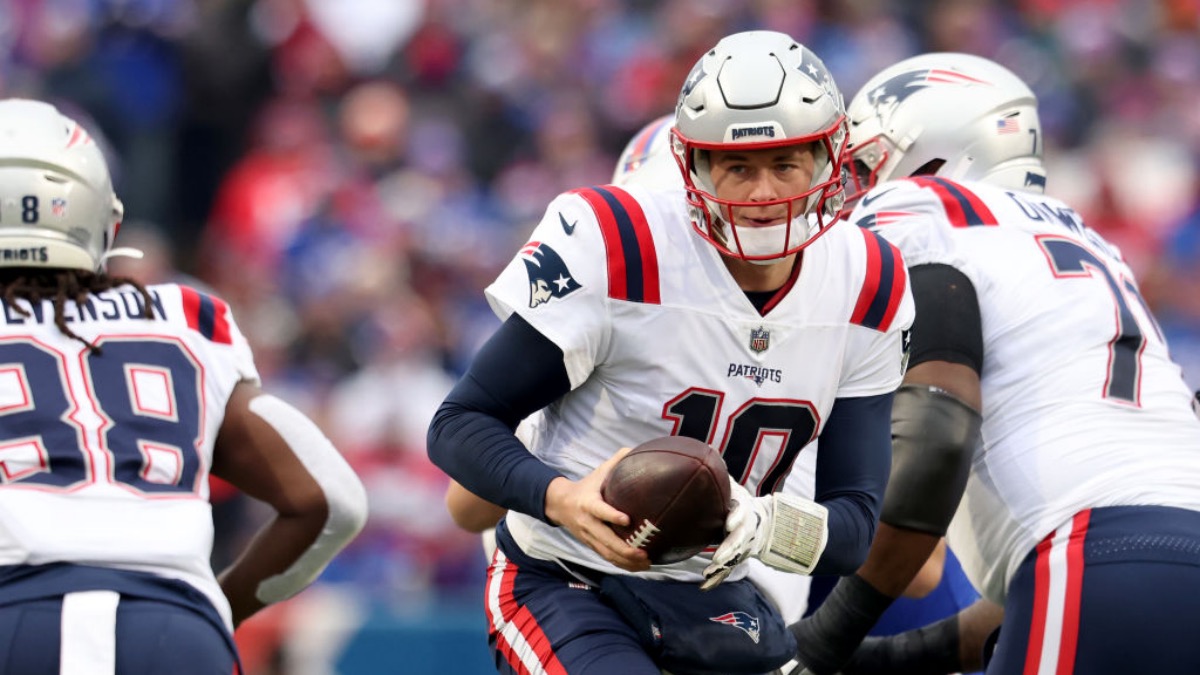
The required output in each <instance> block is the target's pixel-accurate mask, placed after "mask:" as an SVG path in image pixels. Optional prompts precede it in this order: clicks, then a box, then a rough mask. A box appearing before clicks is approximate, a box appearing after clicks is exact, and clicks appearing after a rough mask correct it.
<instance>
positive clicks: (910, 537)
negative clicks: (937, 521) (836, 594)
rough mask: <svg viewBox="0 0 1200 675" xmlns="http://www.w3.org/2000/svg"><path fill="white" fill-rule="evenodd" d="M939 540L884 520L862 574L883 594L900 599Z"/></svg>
mask: <svg viewBox="0 0 1200 675" xmlns="http://www.w3.org/2000/svg"><path fill="white" fill-rule="evenodd" d="M938 540H939V537H937V536H934V535H932V534H927V533H924V532H917V531H915V530H907V529H903V528H897V527H892V526H891V525H888V524H887V523H880V524H879V528H878V530H877V531H876V533H875V540H874V541H873V542H872V543H871V550H870V552H869V553H868V554H867V561H866V562H865V563H863V566H862V568H861V569H859V571H858V573H859V575H860V576H861V577H862V578H863V579H865V580H866V581H867V583H869V584H871V586H872V587H874V588H875V589H876V590H877V591H879V592H880V593H883V594H884V595H887V596H888V597H891V598H898V597H900V596H901V595H903V594H904V591H905V590H906V589H908V586H909V584H910V583H911V582H912V580H913V578H914V577H916V575H917V573H918V572H920V571H921V568H922V567H923V566H924V565H925V561H926V560H927V559H928V558H929V556H930V554H931V553H932V552H933V551H934V549H935V548H937V543H938Z"/></svg>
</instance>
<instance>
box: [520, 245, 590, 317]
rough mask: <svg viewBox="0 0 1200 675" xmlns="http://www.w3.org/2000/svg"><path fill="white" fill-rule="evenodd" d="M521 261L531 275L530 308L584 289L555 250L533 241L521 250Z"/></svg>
mask: <svg viewBox="0 0 1200 675" xmlns="http://www.w3.org/2000/svg"><path fill="white" fill-rule="evenodd" d="M520 256H521V261H522V262H524V263H525V272H526V273H527V274H528V275H529V306H530V307H531V308H532V307H537V306H538V305H541V304H543V303H547V302H550V301H551V300H553V299H555V298H562V297H565V296H567V295H569V294H571V293H574V292H575V291H577V290H579V289H580V288H583V287H582V286H581V285H580V284H579V282H578V281H575V278H574V277H573V276H571V270H569V269H567V264H566V263H564V262H563V259H562V258H561V257H559V255H558V253H556V252H555V251H554V249H552V248H550V246H549V245H548V244H543V243H542V242H540V241H531V242H529V243H528V244H525V247H524V248H522V249H521V253H520Z"/></svg>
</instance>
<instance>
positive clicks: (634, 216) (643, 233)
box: [605, 185, 662, 305]
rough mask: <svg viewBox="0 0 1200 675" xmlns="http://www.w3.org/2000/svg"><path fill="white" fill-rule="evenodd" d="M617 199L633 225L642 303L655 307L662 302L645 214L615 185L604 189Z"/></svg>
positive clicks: (652, 237) (652, 241)
mask: <svg viewBox="0 0 1200 675" xmlns="http://www.w3.org/2000/svg"><path fill="white" fill-rule="evenodd" d="M605 189H606V190H608V191H609V192H611V193H612V194H613V196H614V197H616V198H617V201H618V202H620V203H621V206H623V207H625V212H626V213H628V214H629V220H630V221H631V222H632V224H633V232H634V236H635V237H637V248H638V252H639V253H641V265H642V284H643V286H642V302H645V303H648V304H651V305H657V304H659V303H660V302H662V299H661V297H660V295H659V284H658V253H657V252H655V250H654V236H653V235H651V234H650V223H649V222H648V221H647V220H646V212H645V211H643V210H642V205H641V204H638V202H637V200H636V199H634V198H633V197H632V196H630V194H629V193H628V192H626V191H624V190H622V189H621V188H619V187H616V186H615V185H610V186H608V187H607V188H605Z"/></svg>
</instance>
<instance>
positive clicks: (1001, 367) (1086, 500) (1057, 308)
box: [797, 54, 1200, 675]
mask: <svg viewBox="0 0 1200 675" xmlns="http://www.w3.org/2000/svg"><path fill="white" fill-rule="evenodd" d="M849 115H850V118H851V141H850V150H849V152H850V154H851V155H852V157H853V159H854V163H855V167H856V169H857V171H856V175H858V176H861V177H864V178H866V179H867V183H868V185H870V184H875V183H876V182H879V183H880V184H879V185H878V186H877V187H875V188H874V189H872V190H871V191H870V192H868V193H867V194H866V195H865V196H864V197H863V198H862V199H861V200H860V201H859V203H858V205H857V207H856V208H855V210H854V211H853V212H852V213H851V215H850V220H851V221H852V222H853V223H855V224H856V225H859V226H860V227H867V228H870V229H872V230H874V231H877V232H879V233H880V234H882V235H884V236H885V237H886V238H887V239H888V240H889V241H891V242H892V243H894V244H895V245H896V246H898V247H900V249H901V251H902V252H903V254H904V257H905V260H906V262H907V263H908V265H909V271H910V274H911V275H912V282H913V294H914V298H915V300H916V303H917V311H918V313H917V320H916V323H915V324H914V327H913V333H912V357H911V361H910V364H909V371H908V375H907V377H906V378H905V385H904V387H902V388H901V393H899V394H898V395H897V399H896V413H897V415H898V416H902V417H904V419H905V420H906V424H904V425H903V426H902V427H901V428H900V429H899V431H898V432H897V436H896V445H895V447H896V456H895V461H896V462H897V463H898V464H900V465H902V466H901V467H900V468H901V471H900V472H899V473H900V475H901V477H900V478H899V480H897V477H896V474H895V473H894V474H893V484H892V485H889V487H888V497H887V498H886V499H885V506H884V514H885V516H884V520H885V523H886V522H887V520H888V518H887V514H888V513H889V511H890V512H891V513H892V514H893V516H894V527H892V528H891V529H890V530H889V529H888V528H887V527H886V526H884V528H883V529H881V533H880V537H879V538H878V539H877V541H876V542H875V545H874V546H873V548H872V552H871V557H870V559H869V561H868V564H867V565H866V566H865V567H864V570H863V571H862V572H860V575H861V576H857V577H855V579H857V580H858V582H859V585H860V586H861V585H862V580H863V579H864V578H866V579H867V580H868V581H870V582H871V583H872V584H874V587H873V588H872V587H870V586H868V589H867V590H865V591H864V590H862V589H861V588H860V589H858V590H854V589H853V588H850V584H845V583H844V584H840V585H839V591H841V595H840V601H841V602H839V603H838V604H837V606H835V607H832V608H831V610H830V611H829V612H826V613H824V614H823V613H822V612H821V611H818V612H817V615H816V616H814V617H813V619H812V620H806V622H804V623H802V625H801V626H799V627H798V628H799V630H798V631H797V632H798V633H799V635H800V636H801V637H806V638H810V639H808V640H802V643H801V654H802V660H803V662H804V663H805V664H806V665H807V666H808V667H809V670H810V672H814V673H826V672H833V671H834V670H837V669H838V667H839V666H841V664H840V663H839V661H840V660H841V659H842V658H844V656H845V655H846V651H845V650H844V648H845V647H846V646H847V643H849V646H850V647H853V644H854V642H856V641H857V640H856V638H857V637H861V633H860V632H859V630H860V627H861V626H860V624H861V623H862V622H863V620H864V619H869V618H870V615H871V614H874V613H875V611H876V610H877V608H878V606H879V605H881V604H882V605H883V606H886V604H887V602H890V599H889V598H886V597H881V596H885V595H886V594H887V593H888V592H889V591H891V590H894V588H895V586H892V588H891V589H889V588H888V584H889V583H890V584H897V583H903V579H897V578H896V576H897V574H896V571H897V570H901V569H912V564H914V563H913V561H914V560H919V559H920V558H921V555H923V554H924V550H926V549H927V547H928V546H929V545H930V542H932V541H935V540H936V535H937V534H938V529H939V528H944V523H945V521H946V516H948V515H949V514H950V513H951V512H953V510H954V509H953V507H954V506H955V505H956V504H957V503H958V500H959V495H960V493H961V492H962V490H963V485H964V482H963V480H962V478H965V477H967V476H968V475H969V478H968V479H967V480H966V481H965V495H964V496H963V497H962V502H961V505H960V506H959V507H958V509H957V512H956V514H955V515H954V520H953V523H951V525H950V529H949V542H950V546H951V548H952V549H953V550H954V551H955V552H956V553H957V554H958V555H959V557H960V559H961V560H962V563H963V567H964V569H965V571H966V573H967V575H968V576H969V578H970V579H971V581H972V583H973V584H974V585H975V586H976V587H977V588H978V589H979V590H980V592H981V593H982V594H983V595H984V597H985V598H986V599H987V600H988V601H991V602H992V603H995V604H996V605H1002V606H1003V616H1004V627H1003V630H1001V631H1000V633H999V641H998V643H997V644H996V648H995V652H994V657H993V658H992V660H991V662H990V664H989V666H988V670H987V672H988V673H989V674H993V673H999V674H1001V675H1007V674H1017V673H1023V674H1025V675H1028V674H1030V673H1041V674H1044V675H1050V674H1052V673H1054V674H1057V675H1069V674H1070V673H1117V672H1120V673H1133V672H1138V673H1143V672H1144V673H1151V672H1153V673H1180V674H1182V673H1196V672H1200V645H1198V644H1197V641H1196V640H1195V639H1193V637H1192V636H1191V632H1192V628H1191V626H1190V624H1188V622H1186V621H1179V620H1178V617H1183V616H1196V615H1197V614H1198V613H1200V593H1197V592H1196V591H1197V589H1200V421H1198V420H1197V418H1196V416H1195V415H1194V414H1193V412H1192V410H1191V408H1190V400H1191V392H1189V391H1188V389H1187V388H1186V386H1185V385H1184V383H1183V380H1182V377H1181V371H1180V368H1179V367H1178V366H1177V365H1176V364H1175V363H1173V362H1172V361H1171V359H1170V356H1169V354H1168V351H1167V345H1166V344H1165V343H1164V341H1163V339H1162V337H1161V334H1160V333H1159V331H1158V329H1157V326H1156V324H1155V322H1154V318H1153V316H1152V315H1151V313H1150V312H1149V310H1148V308H1147V307H1146V305H1145V304H1144V303H1143V301H1142V298H1141V296H1140V295H1139V293H1138V287H1137V283H1136V281H1135V280H1134V278H1133V274H1132V273H1131V271H1130V269H1129V267H1128V266H1127V265H1126V264H1125V263H1124V261H1123V260H1122V259H1121V254H1120V252H1119V251H1118V250H1117V249H1116V248H1115V247H1113V246H1111V245H1110V244H1108V243H1107V242H1105V241H1104V240H1103V239H1102V238H1101V237H1100V236H1099V235H1097V234H1096V233H1095V232H1093V231H1091V230H1090V229H1088V228H1087V227H1086V226H1085V225H1084V223H1083V221H1082V219H1081V218H1080V216H1079V214H1078V213H1076V212H1075V211H1074V210H1073V209H1071V208H1070V207H1069V206H1068V205H1066V204H1064V203H1062V202H1060V201H1057V200H1054V199H1051V198H1048V197H1045V196H1042V195H1041V194H1040V192H1041V188H1042V187H1043V186H1044V184H1045V174H1044V172H1043V171H1042V169H1041V162H1040V155H1041V143H1042V140H1041V138H1040V137H1039V133H1040V127H1039V125H1038V120H1037V115H1036V101H1035V99H1034V97H1033V94H1032V92H1030V91H1029V90H1028V88H1027V87H1026V86H1025V85H1024V84H1023V83H1021V82H1020V81H1019V79H1017V78H1016V77H1015V76H1014V75H1012V73H1010V72H1008V71H1006V70H1005V69H1003V68H1001V67H999V66H998V65H997V64H994V63H991V62H988V61H985V60H983V59H979V58H978V57H970V56H966V55H962V54H932V55H925V56H922V57H917V58H913V59H909V60H907V61H904V62H901V63H900V64H898V65H896V66H893V67H892V68H889V69H887V70H885V71H883V72H882V73H880V74H879V75H877V76H876V77H875V78H872V80H871V81H870V82H868V83H867V84H866V85H865V86H864V87H863V89H862V91H861V92H860V93H859V94H858V95H857V96H856V97H855V99H854V100H853V101H852V103H851V105H850V108H849ZM905 176H915V177H909V178H905ZM889 178H892V179H902V180H893V181H891V182H883V181H887V180H888V179H889ZM980 181H982V182H980ZM910 388H912V389H911V391H910ZM970 410H978V411H981V412H982V446H981V447H979V448H978V450H977V451H976V450H975V443H974V442H972V441H971V439H972V438H973V435H974V434H973V429H972V424H971V419H972V415H970V414H969V413H968V412H965V411H970ZM968 468H969V474H968V473H967V472H965V471H964V470H965V469H968ZM893 498H895V500H896V503H895V504H894V505H892V506H891V507H890V508H889V505H891V503H892V501H893ZM885 532H888V534H887V536H885ZM923 547H924V548H923ZM872 561H878V562H877V564H874V565H873V563H872ZM888 565H890V566H891V567H892V570H891V572H890V573H889V572H888V571H887V570H886V569H885V568H886V567H887V566H888ZM876 589H878V590H876ZM880 591H883V592H882V593H881V592H880ZM837 592H838V591H835V593H837ZM826 607H830V606H829V605H828V604H827V605H826ZM974 612H979V613H978V614H975V613H974ZM999 618H1000V613H999V612H998V611H996V610H995V609H990V610H989V609H988V606H987V604H986V603H982V604H980V605H979V606H978V607H974V608H970V609H968V610H965V611H964V614H963V615H962V616H961V617H957V618H956V617H952V618H950V619H948V620H946V621H943V622H941V623H939V624H935V625H933V626H931V627H928V628H925V629H922V630H920V631H917V632H915V633H910V634H904V635H902V636H900V637H896V638H887V639H882V640H872V641H871V642H870V643H868V644H867V645H865V646H864V648H863V649H862V650H861V651H860V653H859V654H858V655H857V656H856V657H855V661H854V662H852V663H851V664H849V665H847V666H846V667H845V668H843V672H846V673H865V672H880V673H885V672H886V673H893V672H951V671H953V670H957V669H960V668H969V667H977V666H978V665H979V664H978V661H979V659H980V656H979V654H978V652H977V651H976V647H977V646H979V645H981V644H982V642H983V638H984V637H985V636H986V635H987V634H988V632H990V630H991V628H993V627H994V626H995V625H996V623H997V622H998V621H999ZM960 619H961V620H960ZM823 639H824V640H823ZM814 644H821V645H822V647H823V648H822V649H820V650H813V649H810V647H812V646H813V645H814ZM980 651H981V650H980Z"/></svg>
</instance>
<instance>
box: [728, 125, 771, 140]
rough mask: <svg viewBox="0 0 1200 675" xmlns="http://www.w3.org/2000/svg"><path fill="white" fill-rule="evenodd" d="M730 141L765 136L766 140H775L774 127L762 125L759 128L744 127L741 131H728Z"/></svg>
mask: <svg viewBox="0 0 1200 675" xmlns="http://www.w3.org/2000/svg"><path fill="white" fill-rule="evenodd" d="M729 136H730V140H733V141H736V140H738V139H741V138H745V137H747V136H766V137H767V138H775V127H773V126H770V125H763V126H760V127H744V128H741V129H736V128H735V129H730V130H729Z"/></svg>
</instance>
